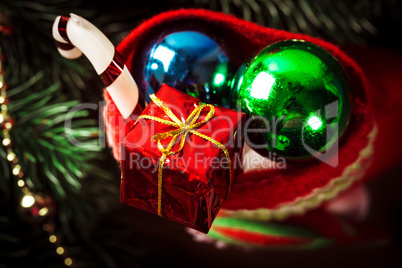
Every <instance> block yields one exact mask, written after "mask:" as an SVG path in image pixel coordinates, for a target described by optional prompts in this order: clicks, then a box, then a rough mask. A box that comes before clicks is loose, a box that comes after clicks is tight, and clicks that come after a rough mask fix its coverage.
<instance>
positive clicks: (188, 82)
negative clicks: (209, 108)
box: [143, 31, 234, 106]
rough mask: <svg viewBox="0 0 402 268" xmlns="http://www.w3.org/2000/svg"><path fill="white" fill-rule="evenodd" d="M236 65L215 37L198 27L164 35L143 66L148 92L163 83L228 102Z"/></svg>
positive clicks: (205, 99) (211, 100)
mask: <svg viewBox="0 0 402 268" xmlns="http://www.w3.org/2000/svg"><path fill="white" fill-rule="evenodd" d="M232 68H233V67H232V66H231V64H230V63H229V61H228V56H227V55H226V53H225V52H224V51H223V50H222V48H221V47H220V46H219V45H218V44H217V42H215V41H214V40H213V39H212V38H210V37H208V36H207V35H205V34H203V33H200V32H196V31H179V32H174V33H171V34H168V35H165V36H163V35H162V37H161V38H159V40H158V41H157V42H155V44H154V45H153V47H152V48H151V50H150V53H149V57H148V59H147V60H146V66H145V70H144V72H145V73H144V76H145V83H146V87H147V88H146V93H145V94H144V96H143V97H144V98H145V99H146V100H147V102H149V101H150V99H149V94H150V93H155V92H157V91H158V90H159V88H160V86H161V85H162V84H163V83H166V84H168V85H169V86H172V87H174V88H176V89H178V90H180V91H182V92H185V93H187V94H189V95H192V96H194V97H196V98H198V99H200V100H201V101H203V102H205V103H211V104H216V105H220V106H228V105H229V102H228V94H229V88H230V83H231V80H232V76H233V73H234V70H233V69H232Z"/></svg>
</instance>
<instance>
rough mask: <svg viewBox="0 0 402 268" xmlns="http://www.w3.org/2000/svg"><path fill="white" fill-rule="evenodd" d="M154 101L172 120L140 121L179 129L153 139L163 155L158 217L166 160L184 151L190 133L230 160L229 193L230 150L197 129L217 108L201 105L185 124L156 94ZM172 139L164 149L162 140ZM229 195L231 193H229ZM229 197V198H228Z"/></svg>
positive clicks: (153, 117)
mask: <svg viewBox="0 0 402 268" xmlns="http://www.w3.org/2000/svg"><path fill="white" fill-rule="evenodd" d="M149 96H150V97H151V99H152V101H153V102H154V103H155V104H156V105H157V106H158V107H159V108H161V109H162V110H163V111H164V112H165V114H166V115H167V116H168V117H169V118H170V119H171V120H172V121H169V120H165V119H161V118H158V117H156V116H151V115H141V116H139V117H138V120H139V119H141V118H143V119H149V120H154V121H156V122H159V123H161V124H165V125H169V126H172V127H175V128H177V129H174V130H170V131H168V132H164V133H157V134H155V135H154V136H153V137H152V138H153V139H154V140H156V141H158V149H159V151H160V152H161V153H162V156H161V158H160V160H159V166H158V215H159V216H162V171H163V164H164V163H165V160H166V158H167V157H168V156H169V155H171V154H175V153H178V152H180V151H181V150H182V149H183V146H184V142H185V140H186V136H187V134H188V133H191V134H194V135H197V136H199V137H201V138H203V139H206V140H207V141H209V142H212V143H213V144H214V145H216V146H218V147H219V148H220V149H221V150H222V151H223V153H224V154H225V156H226V158H227V159H228V160H229V191H230V188H231V186H232V185H231V183H232V180H231V170H232V166H231V161H230V156H229V152H228V150H227V149H226V148H225V146H224V145H223V144H222V143H220V142H218V141H216V140H214V139H212V138H211V137H208V136H207V135H204V134H202V133H200V132H198V131H197V130H196V129H197V128H198V127H200V126H201V125H203V124H205V123H206V122H207V121H209V120H210V119H211V118H212V117H213V116H214V113H215V108H214V106H213V105H211V104H205V103H200V104H199V105H198V106H197V107H196V108H195V109H194V110H193V111H192V112H191V114H190V115H189V116H188V117H187V119H186V121H185V122H184V123H183V122H182V121H180V120H179V119H178V118H177V116H176V115H174V114H173V112H172V111H171V110H170V109H169V107H167V106H166V105H165V104H164V103H163V102H162V101H161V100H160V99H158V98H157V97H156V96H155V95H154V94H150V95H149ZM206 108H209V112H208V114H207V115H206V117H205V118H204V120H202V121H200V122H198V123H196V121H197V120H198V118H199V116H200V114H201V112H202V111H203V110H204V109H206ZM180 135H182V136H181V140H180V146H179V148H178V149H177V150H175V151H172V148H173V146H174V145H175V144H176V141H177V139H178V138H179V137H180ZM170 137H172V139H171V141H170V142H169V144H168V146H167V147H166V148H164V147H163V146H162V144H161V140H163V139H167V138H170ZM228 195H229V192H228ZM228 195H227V196H228Z"/></svg>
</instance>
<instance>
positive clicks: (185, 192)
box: [120, 85, 245, 233]
mask: <svg viewBox="0 0 402 268" xmlns="http://www.w3.org/2000/svg"><path fill="white" fill-rule="evenodd" d="M244 119H245V115H244V114H242V113H239V112H236V111H233V110H230V109H226V108H223V107H216V106H212V105H207V104H203V103H201V102H200V101H199V100H198V99H196V98H194V97H192V96H189V95H187V94H185V93H182V92H180V91H178V90H176V89H174V88H171V87H169V86H167V85H162V87H161V89H160V90H159V91H158V92H157V94H156V98H155V97H153V101H152V102H151V103H150V104H149V105H148V106H147V107H146V108H145V110H144V111H143V113H142V114H141V116H140V117H139V119H138V120H137V122H136V124H135V125H134V127H133V128H132V129H131V130H130V131H129V133H128V134H127V136H126V137H125V138H124V139H123V141H122V146H123V150H124V151H123V154H122V155H123V156H124V158H123V160H122V182H121V196H120V201H121V202H122V203H125V204H128V205H131V206H134V207H137V208H141V209H143V210H146V211H149V212H152V213H156V214H158V215H160V216H162V217H164V218H167V219H169V220H172V221H175V222H178V223H180V224H183V225H186V226H188V227H191V228H194V229H196V230H199V231H202V232H204V233H207V232H208V230H209V228H210V227H211V224H212V221H213V220H214V218H215V216H216V214H217V213H218V211H219V209H220V207H221V205H222V202H223V201H224V200H225V199H226V198H227V196H228V194H229V191H230V186H231V182H232V178H233V175H234V172H235V168H236V166H238V165H237V164H239V162H238V160H239V159H241V155H240V153H241V148H242V139H241V135H240V133H241V131H238V130H239V127H240V126H241V125H242V122H244Z"/></svg>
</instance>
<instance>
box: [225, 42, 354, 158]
mask: <svg viewBox="0 0 402 268" xmlns="http://www.w3.org/2000/svg"><path fill="white" fill-rule="evenodd" d="M231 97H232V100H233V102H232V108H236V107H239V106H240V107H241V109H242V111H243V112H245V113H247V114H248V115H249V116H250V117H251V118H252V123H251V124H250V125H249V126H248V128H249V130H251V129H254V131H248V134H249V135H248V136H247V137H245V140H246V142H248V145H249V146H250V147H251V148H253V149H254V150H256V151H257V152H259V153H260V154H262V155H264V156H266V155H268V153H269V151H271V152H275V153H277V154H279V155H281V156H284V157H287V158H288V159H305V158H309V157H311V156H312V155H315V154H317V153H319V152H322V151H324V150H327V149H329V148H330V147H331V146H332V145H333V144H334V143H335V142H336V141H337V139H338V137H340V136H341V135H342V133H343V132H344V131H345V129H346V126H347V124H348V121H349V118H350V115H351V111H352V104H351V100H350V98H351V96H350V92H349V84H348V81H347V77H346V74H345V71H344V70H343V68H342V66H341V65H340V63H339V62H338V61H337V60H336V59H335V58H334V57H333V56H332V55H331V54H330V53H329V52H328V51H326V50H324V49H323V48H321V47H319V46H317V45H315V44H312V43H309V42H305V41H301V40H287V41H282V42H277V43H274V44H272V45H270V46H268V47H266V48H264V49H263V50H262V51H261V52H260V53H258V54H257V56H255V57H254V58H252V59H250V60H249V61H247V62H246V63H245V64H244V65H243V66H241V67H240V69H239V70H238V72H237V73H236V75H235V78H234V81H233V85H232V90H231ZM246 127H247V126H246ZM250 132H251V133H250Z"/></svg>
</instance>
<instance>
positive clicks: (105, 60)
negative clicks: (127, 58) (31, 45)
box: [52, 13, 138, 119]
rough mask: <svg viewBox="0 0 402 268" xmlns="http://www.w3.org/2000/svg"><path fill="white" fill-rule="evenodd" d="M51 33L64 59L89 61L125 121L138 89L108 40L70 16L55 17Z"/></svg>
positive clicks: (134, 101)
mask: <svg viewBox="0 0 402 268" xmlns="http://www.w3.org/2000/svg"><path fill="white" fill-rule="evenodd" d="M52 33H53V38H54V39H55V42H56V46H57V49H58V51H59V52H60V54H61V55H62V56H63V57H65V58H68V59H75V58H78V57H80V56H81V55H82V54H84V55H85V56H86V57H87V58H88V60H89V61H90V62H91V64H92V65H93V67H94V68H95V70H96V72H97V73H98V75H99V76H100V78H101V79H102V81H103V82H104V84H105V86H106V90H107V91H108V93H109V94H110V96H111V98H112V99H113V101H114V103H115V104H116V107H117V108H118V109H119V111H120V113H121V114H122V116H123V118H124V119H127V118H128V117H129V116H130V115H131V113H132V112H133V110H134V108H136V106H137V104H138V87H137V84H136V83H135V81H134V79H133V78H132V76H131V74H130V72H129V71H128V69H127V67H126V66H125V65H124V61H123V59H122V58H121V56H120V55H119V53H118V52H117V51H116V49H115V47H114V46H113V44H112V43H111V42H110V40H109V39H107V37H106V36H105V35H104V34H103V33H102V32H101V31H100V30H99V29H98V28H96V27H95V26H94V25H93V24H92V23H90V22H89V21H87V20H85V19H84V18H82V17H80V16H78V15H75V14H72V13H71V14H70V15H69V16H58V17H57V18H56V19H55V21H54V23H53V29H52Z"/></svg>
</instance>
